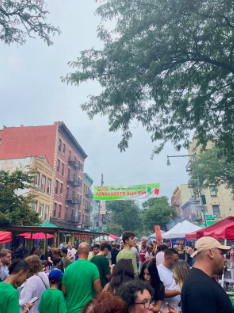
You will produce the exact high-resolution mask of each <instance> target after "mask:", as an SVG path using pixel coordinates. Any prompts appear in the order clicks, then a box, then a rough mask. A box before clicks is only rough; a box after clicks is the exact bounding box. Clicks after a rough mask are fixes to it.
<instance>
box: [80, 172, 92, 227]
mask: <svg viewBox="0 0 234 313" xmlns="http://www.w3.org/2000/svg"><path fill="white" fill-rule="evenodd" d="M92 185H93V179H92V178H91V177H90V176H89V175H88V174H87V173H84V187H83V190H84V201H83V206H84V208H83V217H82V223H83V227H84V228H88V229H90V228H91V224H90V213H91V211H92V206H91V202H92V197H93V194H92V191H91V188H92Z"/></svg>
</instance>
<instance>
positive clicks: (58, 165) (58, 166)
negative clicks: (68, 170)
mask: <svg viewBox="0 0 234 313" xmlns="http://www.w3.org/2000/svg"><path fill="white" fill-rule="evenodd" d="M59 168H60V160H59V159H58V164H57V172H58V173H59Z"/></svg>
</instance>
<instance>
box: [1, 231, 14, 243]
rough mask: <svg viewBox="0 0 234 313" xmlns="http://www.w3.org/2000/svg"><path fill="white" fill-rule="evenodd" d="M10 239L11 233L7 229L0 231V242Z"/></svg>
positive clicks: (9, 240)
mask: <svg viewBox="0 0 234 313" xmlns="http://www.w3.org/2000/svg"><path fill="white" fill-rule="evenodd" d="M11 241H12V233H11V232H9V231H0V244H2V243H7V242H11Z"/></svg>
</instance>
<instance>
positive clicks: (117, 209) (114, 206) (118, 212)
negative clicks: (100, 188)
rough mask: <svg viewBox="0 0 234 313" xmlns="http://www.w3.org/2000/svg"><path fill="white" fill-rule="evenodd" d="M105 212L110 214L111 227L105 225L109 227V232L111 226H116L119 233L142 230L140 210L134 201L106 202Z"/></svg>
mask: <svg viewBox="0 0 234 313" xmlns="http://www.w3.org/2000/svg"><path fill="white" fill-rule="evenodd" d="M107 210H108V211H109V212H111V224H112V225H107V228H108V227H109V230H110V226H111V228H112V229H113V225H116V227H117V226H118V227H119V229H118V230H121V231H126V230H131V231H141V230H142V220H141V214H140V208H139V206H138V204H137V203H135V202H134V201H108V202H107ZM116 231H117V229H116ZM115 233H116V232H115ZM115 233H114V234H115Z"/></svg>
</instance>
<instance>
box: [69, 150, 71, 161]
mask: <svg viewBox="0 0 234 313" xmlns="http://www.w3.org/2000/svg"><path fill="white" fill-rule="evenodd" d="M70 159H71V150H69V160H70Z"/></svg>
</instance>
